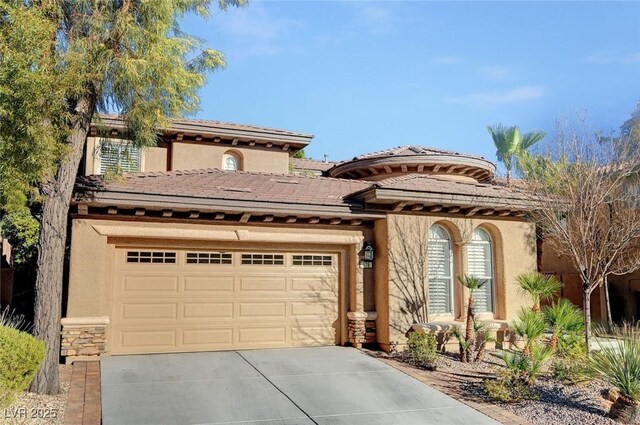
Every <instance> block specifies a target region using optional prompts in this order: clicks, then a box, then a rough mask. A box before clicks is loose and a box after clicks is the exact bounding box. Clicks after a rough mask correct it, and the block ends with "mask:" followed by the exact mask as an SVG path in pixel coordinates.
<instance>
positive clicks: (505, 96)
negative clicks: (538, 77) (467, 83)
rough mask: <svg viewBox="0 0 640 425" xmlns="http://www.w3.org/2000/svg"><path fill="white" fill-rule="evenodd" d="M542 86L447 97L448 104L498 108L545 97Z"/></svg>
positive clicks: (544, 90)
mask: <svg viewBox="0 0 640 425" xmlns="http://www.w3.org/2000/svg"><path fill="white" fill-rule="evenodd" d="M545 92H546V89H545V87H543V86H521V87H516V88H514V89H511V90H506V91H488V92H481V93H471V94H468V95H464V96H451V97H447V98H446V101H447V102H449V103H457V104H460V105H471V106H499V105H511V104H515V103H520V102H525V101H528V100H535V99H539V98H541V97H543V96H544V95H545Z"/></svg>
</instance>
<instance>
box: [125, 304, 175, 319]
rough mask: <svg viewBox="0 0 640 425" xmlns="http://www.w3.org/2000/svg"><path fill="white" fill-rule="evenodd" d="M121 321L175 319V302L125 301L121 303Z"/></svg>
mask: <svg viewBox="0 0 640 425" xmlns="http://www.w3.org/2000/svg"><path fill="white" fill-rule="evenodd" d="M121 312H122V313H121V315H120V318H121V321H126V320H151V319H153V320H157V319H174V320H175V319H177V318H178V314H177V313H178V305H177V303H126V304H122V309H121Z"/></svg>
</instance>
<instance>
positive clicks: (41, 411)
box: [0, 365, 71, 425]
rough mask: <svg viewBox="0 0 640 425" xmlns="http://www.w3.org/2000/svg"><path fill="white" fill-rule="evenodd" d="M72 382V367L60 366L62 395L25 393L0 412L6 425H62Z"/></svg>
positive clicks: (0, 420)
mask: <svg viewBox="0 0 640 425" xmlns="http://www.w3.org/2000/svg"><path fill="white" fill-rule="evenodd" d="M70 381H71V366H68V365H60V393H59V394H57V395H54V396H50V395H40V394H35V393H29V392H26V393H24V394H23V395H22V396H21V397H20V398H19V399H18V400H17V401H16V402H15V403H13V405H11V406H10V407H8V408H7V409H5V410H0V423H1V424H3V425H4V424H6V425H62V424H64V411H65V408H66V405H67V393H68V391H69V382H70Z"/></svg>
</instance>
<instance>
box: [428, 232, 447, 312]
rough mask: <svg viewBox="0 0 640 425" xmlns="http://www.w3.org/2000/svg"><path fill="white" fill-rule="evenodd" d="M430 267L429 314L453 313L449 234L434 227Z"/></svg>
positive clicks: (430, 246)
mask: <svg viewBox="0 0 640 425" xmlns="http://www.w3.org/2000/svg"><path fill="white" fill-rule="evenodd" d="M427 256H428V265H429V312H430V313H431V314H442V313H451V312H452V306H453V301H452V298H453V293H452V288H453V285H452V278H453V271H452V267H451V266H452V263H451V258H452V251H451V238H450V236H449V233H448V232H447V231H446V230H445V229H444V228H443V227H442V226H438V225H434V226H432V227H431V229H430V231H429V241H428V247H427Z"/></svg>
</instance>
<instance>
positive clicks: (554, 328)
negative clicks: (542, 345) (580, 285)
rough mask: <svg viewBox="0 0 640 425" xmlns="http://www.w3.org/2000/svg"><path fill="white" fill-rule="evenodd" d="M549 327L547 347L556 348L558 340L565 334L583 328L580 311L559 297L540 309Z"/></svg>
mask: <svg viewBox="0 0 640 425" xmlns="http://www.w3.org/2000/svg"><path fill="white" fill-rule="evenodd" d="M542 313H543V314H544V317H545V319H546V321H547V323H548V324H549V326H550V328H551V338H550V339H549V347H550V348H556V347H557V346H558V340H559V339H560V338H561V337H562V336H563V335H566V334H575V333H579V332H582V331H583V330H584V318H583V316H582V311H581V310H580V309H579V308H578V307H576V306H575V305H574V304H573V303H571V301H569V300H567V299H566V298H561V299H559V300H558V301H557V302H555V303H553V304H552V305H550V306H548V307H545V308H544V309H543V310H542Z"/></svg>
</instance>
